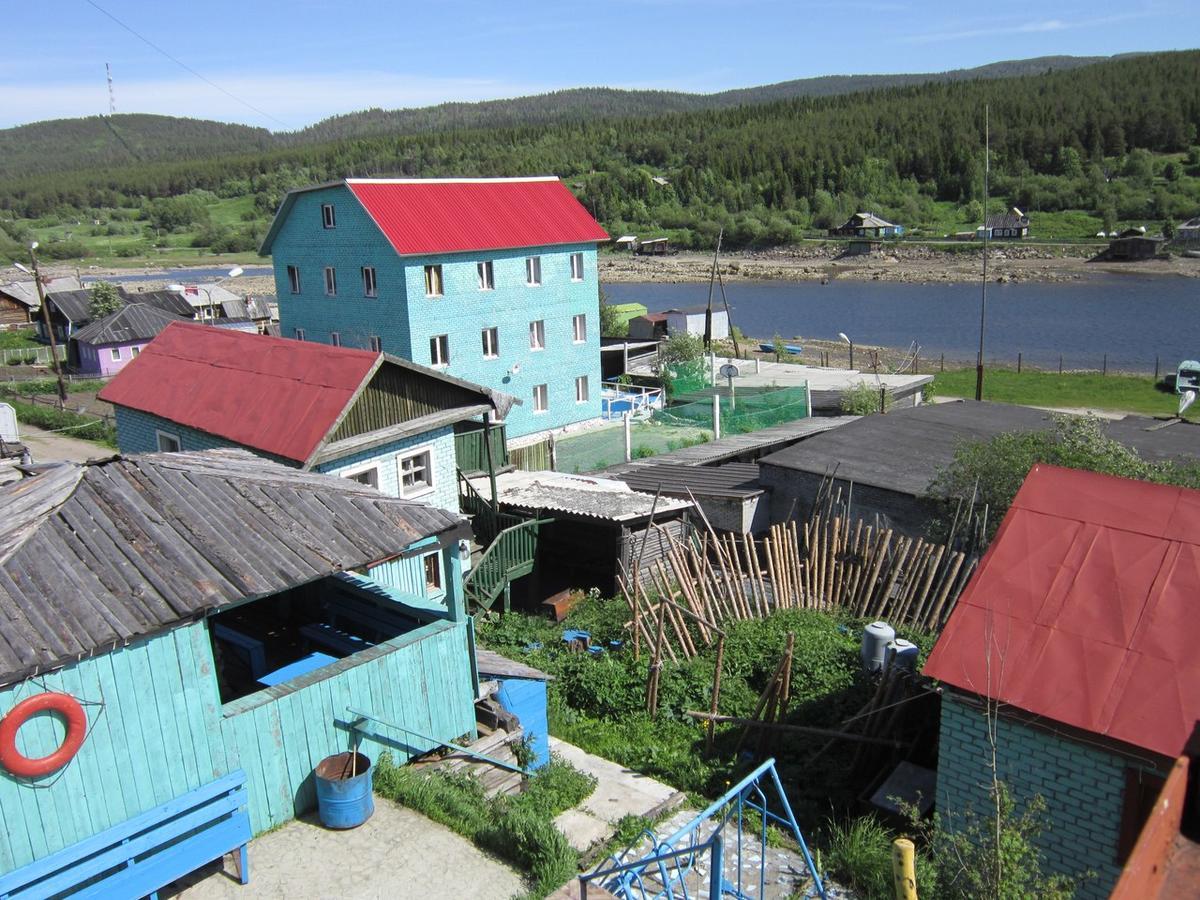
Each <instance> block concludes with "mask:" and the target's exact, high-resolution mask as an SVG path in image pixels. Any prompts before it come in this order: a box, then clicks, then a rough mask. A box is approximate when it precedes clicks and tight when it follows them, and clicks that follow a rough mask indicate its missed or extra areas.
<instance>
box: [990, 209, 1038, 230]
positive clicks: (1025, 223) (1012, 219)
mask: <svg viewBox="0 0 1200 900" xmlns="http://www.w3.org/2000/svg"><path fill="white" fill-rule="evenodd" d="M987 227H988V228H1022V227H1026V228H1027V227H1029V216H1026V215H1017V213H1016V212H1015V211H1014V210H1011V209H1010V210H1009V211H1008V212H1002V213H996V214H995V215H991V216H988V217H987Z"/></svg>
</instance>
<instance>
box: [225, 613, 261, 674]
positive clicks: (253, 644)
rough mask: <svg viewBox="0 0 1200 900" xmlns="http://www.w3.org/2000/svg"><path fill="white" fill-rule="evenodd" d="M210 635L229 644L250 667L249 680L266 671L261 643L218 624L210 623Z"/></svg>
mask: <svg viewBox="0 0 1200 900" xmlns="http://www.w3.org/2000/svg"><path fill="white" fill-rule="evenodd" d="M212 633H213V637H215V638H216V639H217V640H219V641H224V642H225V643H227V644H229V645H230V646H231V647H233V649H234V651H235V652H236V653H237V654H238V655H239V656H241V657H242V659H243V660H244V661H245V663H246V665H247V666H249V667H250V677H251V678H258V677H259V676H261V675H263V674H264V673H265V672H266V671H267V649H266V647H265V646H264V645H263V642H262V641H260V640H258V639H257V638H252V637H250V635H248V634H242V633H241V632H240V631H237V630H235V629H233V628H230V627H229V626H228V625H222V624H221V623H220V622H213V623H212Z"/></svg>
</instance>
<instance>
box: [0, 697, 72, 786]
mask: <svg viewBox="0 0 1200 900" xmlns="http://www.w3.org/2000/svg"><path fill="white" fill-rule="evenodd" d="M46 710H49V711H51V712H56V713H58V714H59V715H60V716H62V717H63V719H64V720H65V721H66V723H67V735H66V737H65V738H63V742H62V745H61V746H60V747H59V748H58V749H57V750H55V751H54V752H53V753H51V754H49V755H48V756H41V757H38V758H37V759H30V758H29V757H28V756H26V755H25V754H23V753H22V752H21V751H20V750H18V749H17V732H18V731H20V730H21V726H22V725H24V724H25V723H26V722H28V721H29V720H30V718H32V717H33V716H35V715H37V714H38V713H40V712H44V711H46ZM85 737H87V713H85V712H84V711H83V707H82V706H80V705H79V701H78V700H76V699H75V698H74V697H72V696H71V695H70V694H59V693H55V692H51V691H48V692H46V693H44V694H34V695H33V696H32V697H26V698H25V699H24V700H22V701H21V702H20V703H18V704H17V705H16V706H14V707H13V708H12V709H10V710H9V711H8V714H7V715H6V716H5V717H4V718H3V719H0V766H3V767H4V768H5V769H7V770H8V771H9V772H11V773H12V774H13V775H16V776H18V777H20V778H40V777H41V776H43V775H49V774H50V773H51V772H57V771H58V770H59V769H61V768H62V767H63V766H65V765H66V764H67V763H69V762H70V761H71V760H72V759H73V758H74V756H75V754H76V753H78V752H79V748H80V747H81V746H83V739H84V738H85Z"/></svg>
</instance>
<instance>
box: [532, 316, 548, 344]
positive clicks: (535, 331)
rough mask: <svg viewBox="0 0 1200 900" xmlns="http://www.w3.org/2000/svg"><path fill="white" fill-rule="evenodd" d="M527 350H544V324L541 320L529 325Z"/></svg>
mask: <svg viewBox="0 0 1200 900" xmlns="http://www.w3.org/2000/svg"><path fill="white" fill-rule="evenodd" d="M529 349H530V350H545V349H546V323H545V322H543V321H542V320H541V319H538V320H537V321H536V322H530V323H529Z"/></svg>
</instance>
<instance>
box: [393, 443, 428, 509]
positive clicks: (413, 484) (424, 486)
mask: <svg viewBox="0 0 1200 900" xmlns="http://www.w3.org/2000/svg"><path fill="white" fill-rule="evenodd" d="M431 463H432V459H431V457H430V453H429V451H428V450H421V451H419V452H417V453H410V454H408V455H407V456H401V457H400V496H401V497H415V496H417V495H419V494H425V493H428V492H429V491H432V490H433V466H432V465H431Z"/></svg>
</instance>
